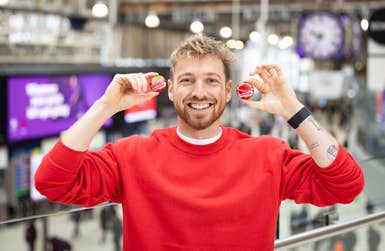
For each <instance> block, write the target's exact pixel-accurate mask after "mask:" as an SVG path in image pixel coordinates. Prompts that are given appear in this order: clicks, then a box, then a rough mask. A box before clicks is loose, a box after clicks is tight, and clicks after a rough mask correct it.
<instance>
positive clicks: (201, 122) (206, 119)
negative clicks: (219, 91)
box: [174, 98, 225, 130]
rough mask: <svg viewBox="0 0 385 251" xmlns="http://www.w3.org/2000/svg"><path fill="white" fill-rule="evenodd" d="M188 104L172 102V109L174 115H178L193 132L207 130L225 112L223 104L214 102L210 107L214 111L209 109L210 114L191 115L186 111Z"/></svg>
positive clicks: (193, 99)
mask: <svg viewBox="0 0 385 251" xmlns="http://www.w3.org/2000/svg"><path fill="white" fill-rule="evenodd" d="M207 100H208V99H197V98H191V99H189V101H188V102H193V101H201V102H202V101H207ZM188 102H182V103H177V102H174V108H175V111H176V113H177V114H178V117H179V118H180V119H182V120H183V121H184V122H185V123H186V124H187V125H189V126H190V127H191V128H193V129H195V130H204V129H206V128H208V127H209V126H211V125H212V124H213V123H214V122H215V121H217V120H218V119H219V118H220V117H221V115H222V113H223V111H224V110H225V103H223V102H220V103H219V102H214V104H213V105H212V106H214V107H213V108H214V109H212V108H210V109H212V111H211V113H210V114H204V115H193V114H191V113H189V111H188V110H189V109H190V108H188V107H187V103H188ZM215 108H217V109H215Z"/></svg>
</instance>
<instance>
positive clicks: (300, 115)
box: [287, 107, 311, 129]
mask: <svg viewBox="0 0 385 251" xmlns="http://www.w3.org/2000/svg"><path fill="white" fill-rule="evenodd" d="M310 115H311V112H310V111H309V110H308V109H307V108H306V107H302V108H301V110H299V111H298V112H297V113H296V114H294V115H293V117H291V118H290V119H289V120H288V121H287V123H289V125H290V126H291V127H293V128H294V129H296V128H297V127H298V126H299V125H300V124H301V123H302V121H304V120H305V119H306V118H307V117H309V116H310Z"/></svg>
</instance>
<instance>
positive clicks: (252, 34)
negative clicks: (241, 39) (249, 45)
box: [249, 31, 261, 42]
mask: <svg viewBox="0 0 385 251" xmlns="http://www.w3.org/2000/svg"><path fill="white" fill-rule="evenodd" d="M249 38H250V40H251V41H253V42H258V41H259V39H261V34H259V32H258V31H252V32H250V34H249Z"/></svg>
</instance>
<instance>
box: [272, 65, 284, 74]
mask: <svg viewBox="0 0 385 251" xmlns="http://www.w3.org/2000/svg"><path fill="white" fill-rule="evenodd" d="M272 68H273V69H274V70H275V71H276V72H277V75H278V77H282V76H283V72H282V69H281V67H279V65H277V64H274V65H273V66H272Z"/></svg>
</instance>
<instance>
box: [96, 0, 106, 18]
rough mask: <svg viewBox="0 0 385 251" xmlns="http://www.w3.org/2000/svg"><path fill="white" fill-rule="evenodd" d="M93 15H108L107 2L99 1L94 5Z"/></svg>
mask: <svg viewBox="0 0 385 251" xmlns="http://www.w3.org/2000/svg"><path fill="white" fill-rule="evenodd" d="M92 15H93V16H94V17H106V16H107V15H108V7H107V5H106V4H105V3H102V2H97V3H95V5H94V6H93V7H92Z"/></svg>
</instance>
